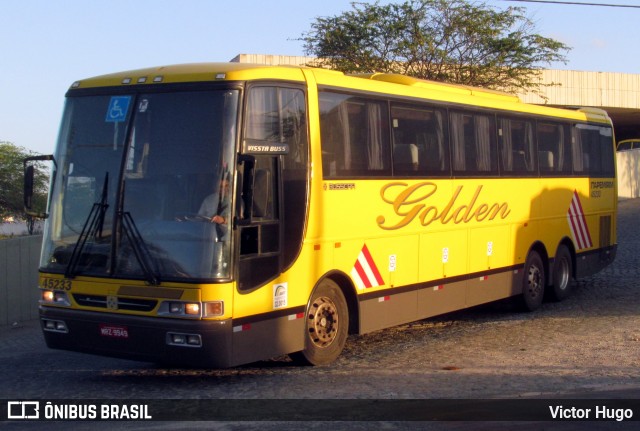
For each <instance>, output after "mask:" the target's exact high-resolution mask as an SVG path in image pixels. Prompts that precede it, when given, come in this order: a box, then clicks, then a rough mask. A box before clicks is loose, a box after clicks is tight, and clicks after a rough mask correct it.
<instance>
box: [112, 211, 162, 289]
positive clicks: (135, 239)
mask: <svg viewBox="0 0 640 431" xmlns="http://www.w3.org/2000/svg"><path fill="white" fill-rule="evenodd" d="M119 215H120V217H121V219H122V227H123V230H124V233H125V235H126V236H127V240H128V241H129V244H130V245H131V248H132V249H133V254H134V255H135V256H136V259H137V260H138V263H139V264H140V267H141V268H142V271H143V272H144V274H145V276H146V277H147V281H148V282H149V284H151V285H154V286H157V285H159V284H160V278H159V277H158V275H157V271H156V270H155V268H152V263H153V264H155V263H156V260H155V259H154V257H153V255H152V254H151V251H150V250H149V247H147V243H145V242H144V239H143V238H142V235H141V234H140V231H139V230H138V227H137V226H136V223H135V222H134V221H133V217H131V213H130V212H122V213H120V214H119Z"/></svg>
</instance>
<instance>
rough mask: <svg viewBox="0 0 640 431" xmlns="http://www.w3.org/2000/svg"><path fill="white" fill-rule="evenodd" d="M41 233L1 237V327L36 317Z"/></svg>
mask: <svg viewBox="0 0 640 431" xmlns="http://www.w3.org/2000/svg"><path fill="white" fill-rule="evenodd" d="M41 245H42V236H23V237H19V238H12V239H5V240H0V326H5V325H11V324H13V323H14V322H23V321H26V320H31V319H36V318H37V317H38V299H39V292H38V264H39V261H40V246H41Z"/></svg>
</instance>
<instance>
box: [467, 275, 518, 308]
mask: <svg viewBox="0 0 640 431" xmlns="http://www.w3.org/2000/svg"><path fill="white" fill-rule="evenodd" d="M521 286H522V270H520V269H515V270H507V271H504V272H499V273H495V274H489V275H483V276H479V277H472V278H471V279H469V281H468V283H467V298H466V306H467V307H473V306H476V305H480V304H486V303H487V302H492V301H496V300H499V299H503V298H508V297H510V296H514V295H518V294H519V293H522V287H521Z"/></svg>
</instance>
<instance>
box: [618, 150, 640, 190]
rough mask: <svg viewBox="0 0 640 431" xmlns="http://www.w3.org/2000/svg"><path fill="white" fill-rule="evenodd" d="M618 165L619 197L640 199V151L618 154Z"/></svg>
mask: <svg viewBox="0 0 640 431" xmlns="http://www.w3.org/2000/svg"><path fill="white" fill-rule="evenodd" d="M616 155H617V165H618V197H620V198H637V197H640V149H637V150H629V151H620V152H618V153H616Z"/></svg>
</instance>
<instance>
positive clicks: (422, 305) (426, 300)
mask: <svg viewBox="0 0 640 431" xmlns="http://www.w3.org/2000/svg"><path fill="white" fill-rule="evenodd" d="M467 281H468V280H459V281H454V282H450V283H447V284H444V282H443V283H442V284H437V285H435V286H428V287H426V288H424V289H421V290H420V291H418V309H419V312H420V318H421V319H426V318H427V317H432V316H437V315H439V314H444V313H449V312H451V311H455V310H460V309H462V308H464V307H465V297H466V291H467Z"/></svg>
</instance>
